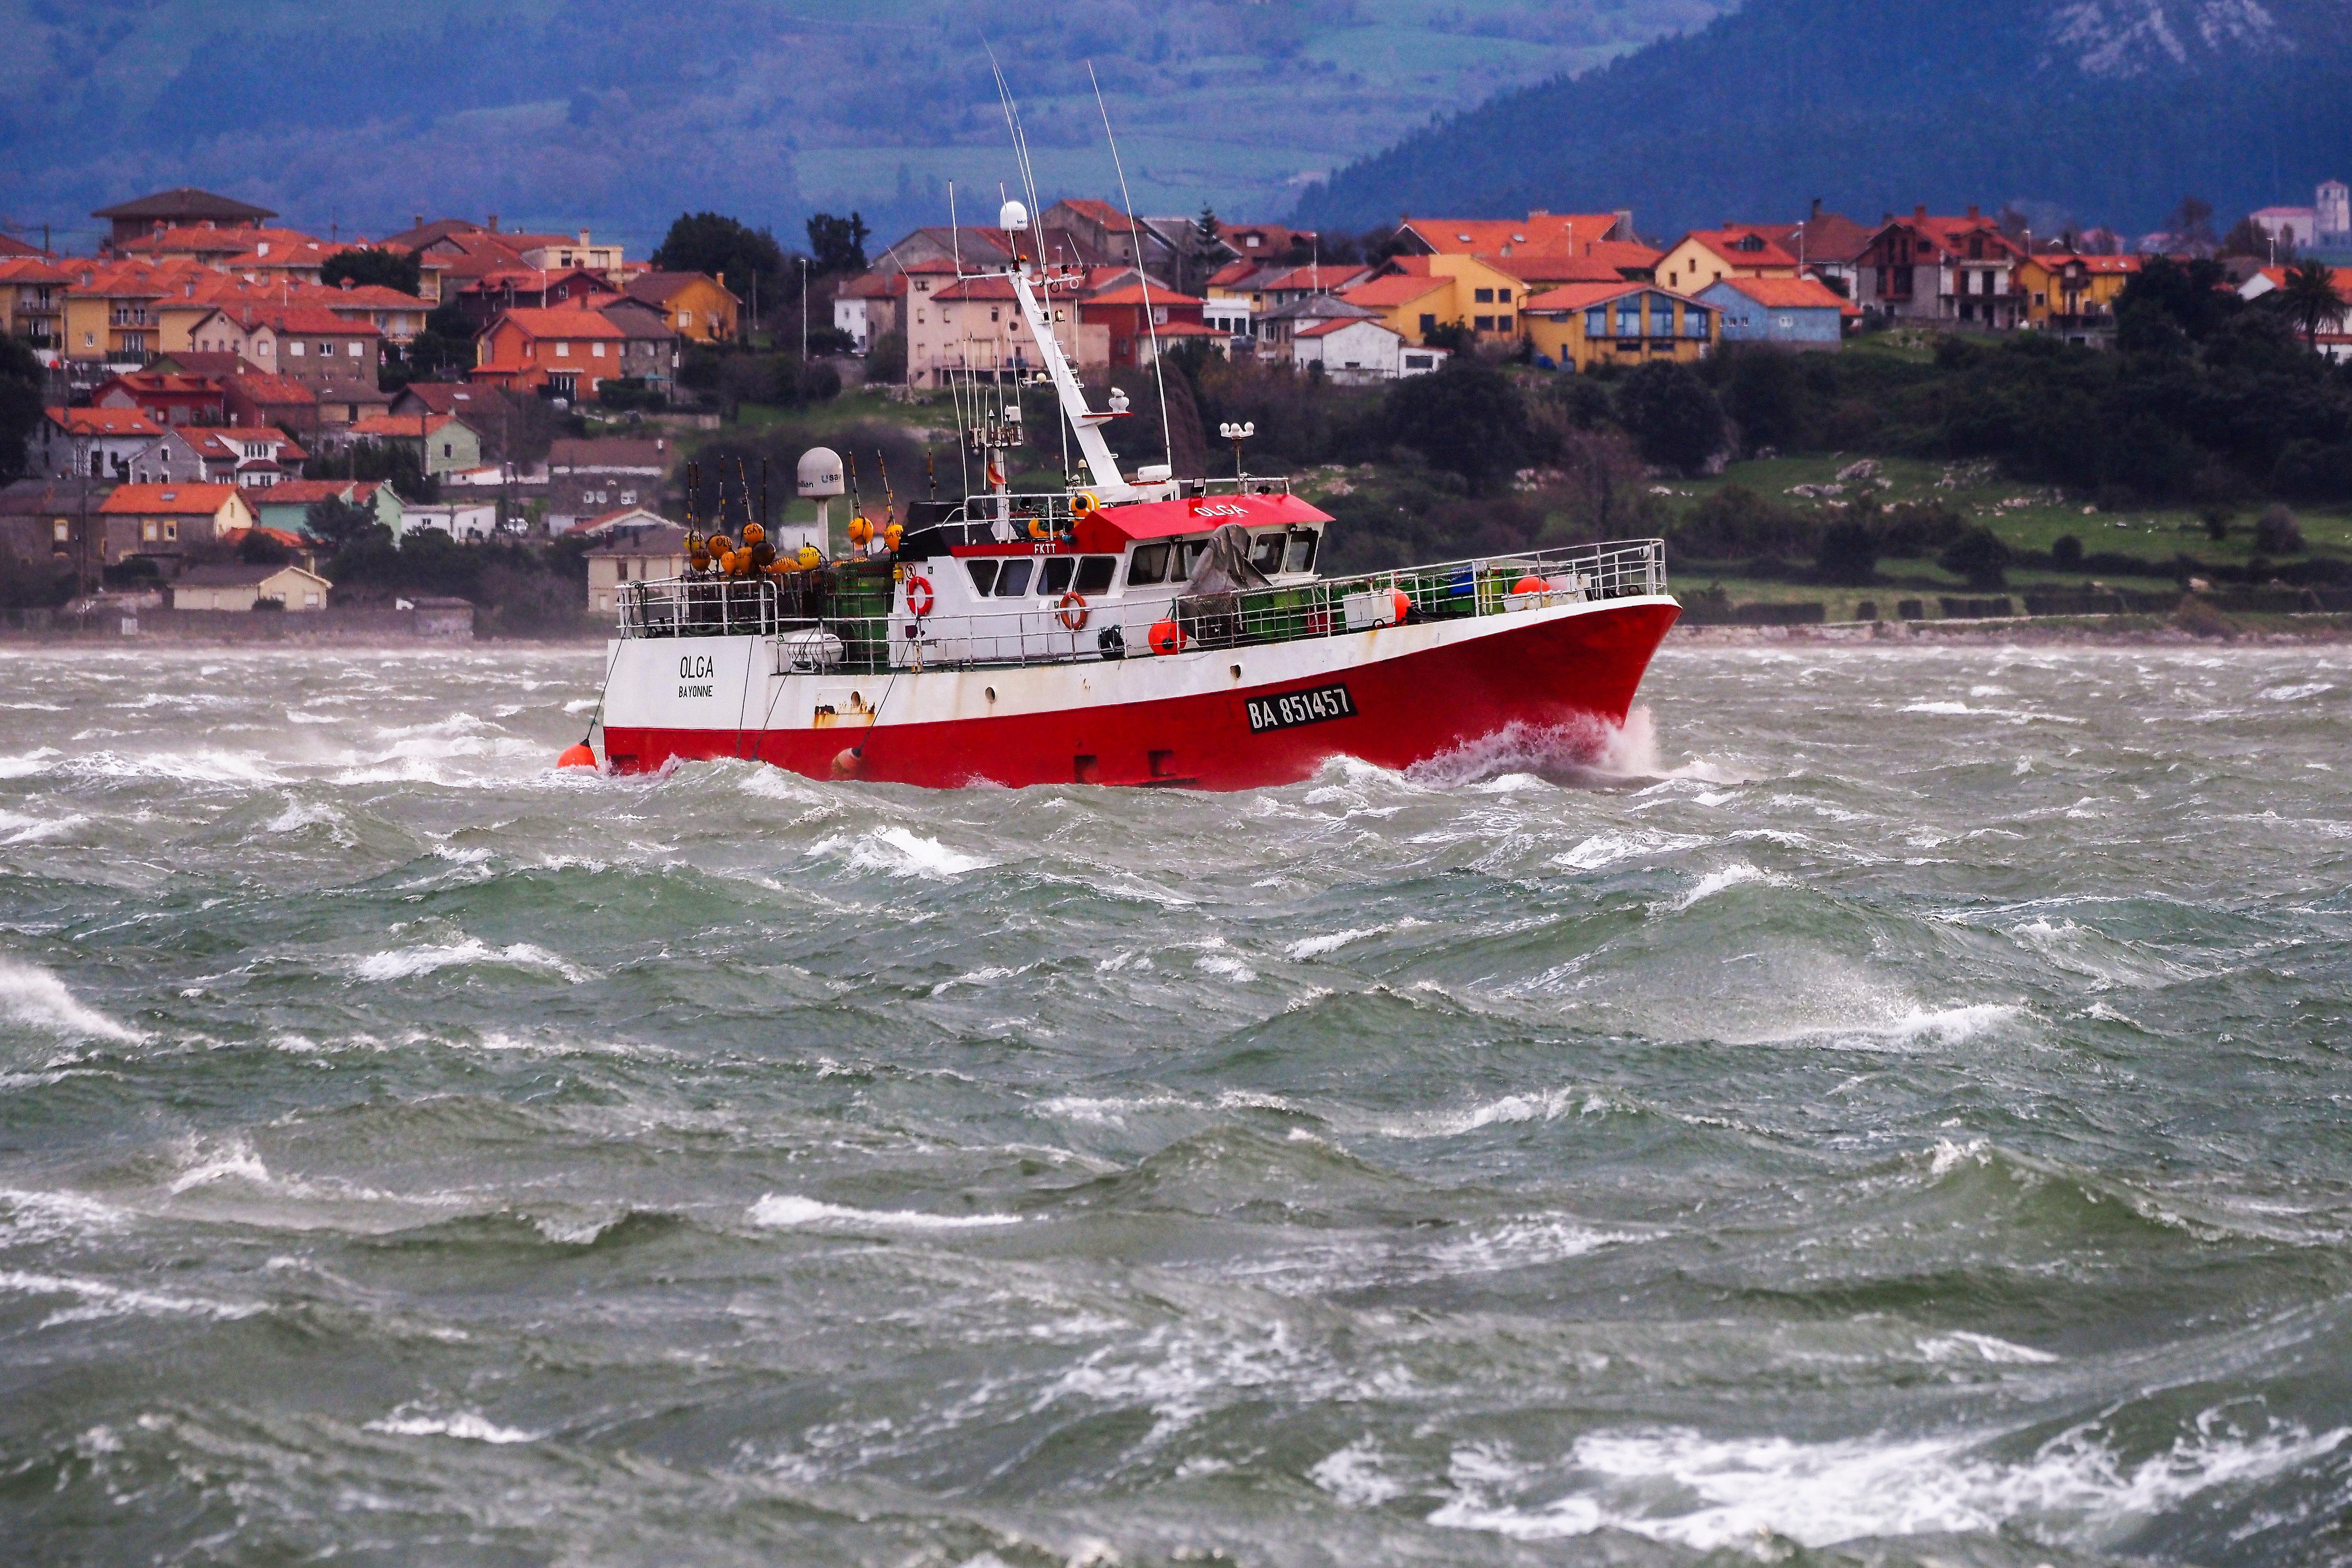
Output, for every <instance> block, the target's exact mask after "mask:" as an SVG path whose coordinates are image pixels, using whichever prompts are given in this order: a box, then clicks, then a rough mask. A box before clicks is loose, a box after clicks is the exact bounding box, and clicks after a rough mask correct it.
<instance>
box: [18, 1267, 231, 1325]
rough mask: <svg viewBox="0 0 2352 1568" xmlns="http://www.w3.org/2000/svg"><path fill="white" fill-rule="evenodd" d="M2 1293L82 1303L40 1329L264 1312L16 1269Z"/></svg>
mask: <svg viewBox="0 0 2352 1568" xmlns="http://www.w3.org/2000/svg"><path fill="white" fill-rule="evenodd" d="M0 1290H16V1291H19V1292H21V1293H23V1294H25V1295H27V1296H72V1297H75V1298H77V1299H79V1300H80V1302H81V1305H80V1306H79V1307H67V1308H62V1309H60V1310H58V1311H54V1312H51V1313H50V1314H49V1315H48V1316H47V1317H46V1318H44V1319H42V1320H41V1327H43V1328H45V1329H47V1328H52V1327H55V1326H56V1325H58V1324H59V1323H79V1322H88V1321H92V1320H95V1319H99V1318H124V1317H132V1316H138V1317H149V1318H153V1317H165V1316H195V1317H205V1318H219V1319H224V1320H226V1319H233V1318H247V1317H251V1316H252V1315H253V1314H254V1313H256V1312H258V1311H260V1310H261V1308H260V1307H259V1306H258V1305H257V1304H253V1303H249V1302H248V1303H238V1302H230V1301H208V1300H204V1299H202V1298H201V1297H195V1296H173V1295H170V1294H168V1293H166V1292H163V1291H161V1290H139V1289H130V1288H128V1287H125V1286H121V1285H110V1284H108V1283H107V1282H106V1281H105V1280H103V1279H85V1278H83V1277H81V1276H79V1275H72V1274H33V1273H27V1272H26V1271H25V1270H22V1269H16V1268H6V1269H0Z"/></svg>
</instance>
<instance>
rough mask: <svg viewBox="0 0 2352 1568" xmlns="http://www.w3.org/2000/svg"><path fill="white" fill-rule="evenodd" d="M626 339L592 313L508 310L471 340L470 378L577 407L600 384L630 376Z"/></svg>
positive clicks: (571, 308) (574, 308)
mask: <svg viewBox="0 0 2352 1568" xmlns="http://www.w3.org/2000/svg"><path fill="white" fill-rule="evenodd" d="M627 341H628V334H627V333H625V332H624V331H622V330H621V329H620V328H619V327H618V326H616V325H614V323H613V322H612V321H608V320H606V319H605V317H604V314H603V313H602V312H600V311H596V310H582V309H581V308H579V307H578V306H576V305H574V306H565V307H563V308H562V309H558V310H529V309H525V310H509V311H508V312H507V313H506V314H505V315H503V316H500V317H499V319H498V320H497V321H493V322H491V323H490V326H489V330H488V331H485V332H483V333H482V335H481V336H480V337H478V338H476V339H475V340H474V355H475V358H474V369H473V372H472V374H473V378H474V379H475V380H476V381H480V382H488V383H489V384H491V385H494V386H503V387H505V388H507V389H508V390H509V391H514V392H538V391H540V390H541V388H544V389H546V390H547V391H548V392H549V393H551V394H552V395H554V396H557V397H562V398H566V399H569V400H571V401H572V402H578V401H579V400H580V399H582V398H585V397H593V396H595V395H596V387H597V384H599V383H600V382H603V381H605V380H607V379H617V378H619V377H622V376H625V375H627V374H630V373H629V370H628V368H627V367H626V366H625V364H624V363H622V357H621V353H620V350H621V345H622V344H623V343H625V342H627Z"/></svg>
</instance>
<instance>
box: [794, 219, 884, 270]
mask: <svg viewBox="0 0 2352 1568" xmlns="http://www.w3.org/2000/svg"><path fill="white" fill-rule="evenodd" d="M871 232H872V231H870V230H869V229H867V228H866V220H865V219H864V218H863V217H860V216H858V215H857V214H856V213H854V212H853V213H851V214H850V215H849V216H847V217H835V216H834V215H833V214H831V213H819V214H817V215H816V216H814V217H812V218H811V219H809V220H808V237H809V258H810V260H809V265H810V267H811V268H814V270H815V272H816V274H817V275H818V276H819V277H821V278H822V277H830V276H832V275H833V274H835V273H836V272H863V271H865V270H866V239H867V237H869V235H870V234H871Z"/></svg>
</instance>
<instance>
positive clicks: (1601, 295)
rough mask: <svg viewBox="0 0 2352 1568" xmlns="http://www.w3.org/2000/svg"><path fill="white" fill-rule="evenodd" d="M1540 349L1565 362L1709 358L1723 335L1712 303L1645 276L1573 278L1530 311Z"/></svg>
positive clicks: (1530, 328) (1582, 366) (1580, 366)
mask: <svg viewBox="0 0 2352 1568" xmlns="http://www.w3.org/2000/svg"><path fill="white" fill-rule="evenodd" d="M1524 319H1525V321H1526V324H1527V334H1528V337H1529V338H1530V339H1532V340H1533V341H1534V342H1535V346H1536V353H1539V354H1542V355H1544V356H1545V357H1546V358H1548V359H1549V360H1550V361H1551V362H1552V363H1554V364H1557V365H1559V366H1560V367H1561V368H1563V369H1566V368H1570V367H1573V368H1575V369H1577V370H1580V371H1582V370H1591V369H1592V368H1593V367H1594V366H1595V365H1599V364H1622V365H1635V364H1643V363H1647V362H1649V361H1651V360H1654V359H1671V360H1677V361H1682V362H1685V363H1687V362H1689V361H1692V360H1698V359H1704V358H1706V355H1707V353H1708V352H1709V351H1710V350H1712V349H1713V348H1714V347H1715V345H1716V343H1717V342H1718V341H1720V339H1721V338H1722V335H1723V318H1722V315H1721V313H1720V312H1718V311H1717V310H1714V309H1713V308H1712V307H1710V306H1707V305H1703V304H1701V303H1700V302H1699V301H1698V300H1692V299H1686V298H1685V297H1684V296H1682V295H1680V294H1670V293H1667V292H1666V291H1665V290H1664V289H1658V288H1654V287H1652V286H1651V285H1649V284H1646V283H1570V284H1568V285H1566V286H1565V287H1562V288H1559V289H1550V290H1549V291H1548V292H1545V293H1541V294H1538V295H1537V296H1536V297H1535V298H1534V299H1532V300H1528V302H1527V308H1526V310H1525V312H1524Z"/></svg>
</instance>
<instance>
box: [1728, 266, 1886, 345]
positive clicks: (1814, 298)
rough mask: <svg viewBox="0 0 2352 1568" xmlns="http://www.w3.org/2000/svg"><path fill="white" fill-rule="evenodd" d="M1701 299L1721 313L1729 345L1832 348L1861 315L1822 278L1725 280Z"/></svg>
mask: <svg viewBox="0 0 2352 1568" xmlns="http://www.w3.org/2000/svg"><path fill="white" fill-rule="evenodd" d="M1698 297H1699V298H1700V299H1701V300H1705V301H1706V303H1708V304H1710V305H1712V306H1714V307H1715V308H1716V309H1717V310H1720V311H1721V312H1722V313H1723V341H1724V342H1727V343H1786V344H1788V345H1789V346H1790V347H1791V348H1799V349H1834V348H1837V347H1838V346H1839V345H1840V344H1842V343H1843V342H1845V323H1846V322H1847V321H1851V320H1858V319H1859V318H1860V316H1861V314H1862V312H1861V311H1860V310H1858V309H1857V308H1856V307H1855V306H1854V304H1853V301H1851V300H1847V299H1845V298H1844V297H1843V296H1842V295H1840V294H1839V293H1838V292H1837V291H1836V290H1835V289H1832V288H1830V287H1829V285H1827V284H1826V283H1823V282H1822V280H1821V279H1818V278H1727V279H1723V281H1721V282H1720V283H1710V284H1709V285H1707V286H1706V288H1704V289H1700V290H1699V291H1698Z"/></svg>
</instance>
